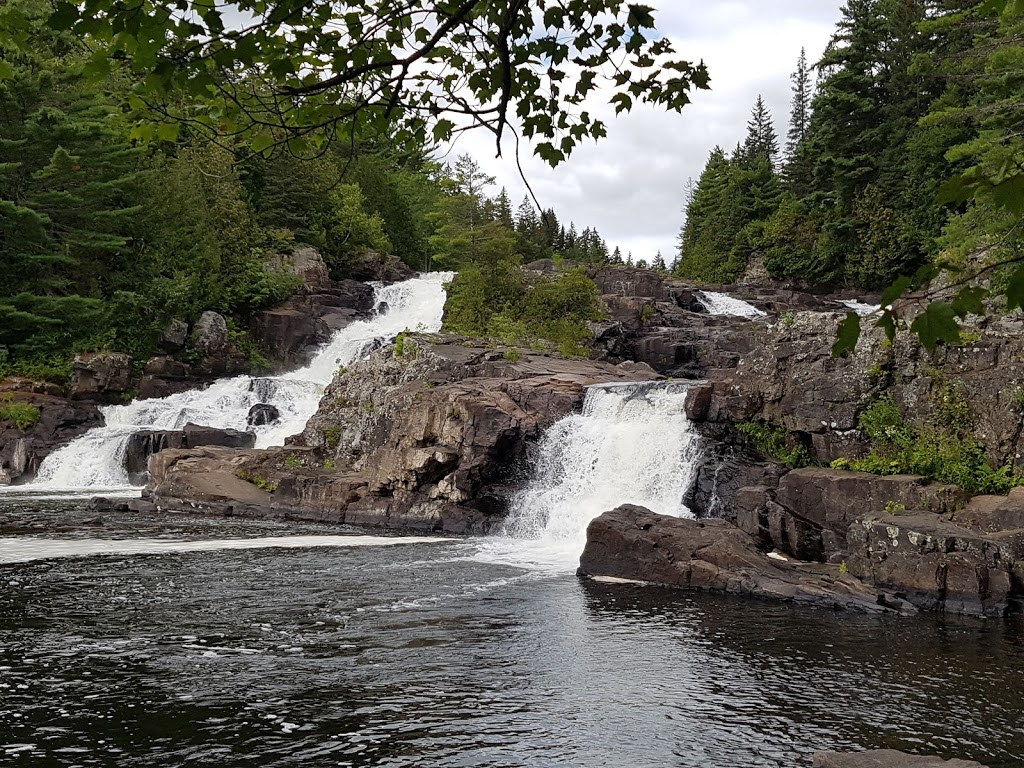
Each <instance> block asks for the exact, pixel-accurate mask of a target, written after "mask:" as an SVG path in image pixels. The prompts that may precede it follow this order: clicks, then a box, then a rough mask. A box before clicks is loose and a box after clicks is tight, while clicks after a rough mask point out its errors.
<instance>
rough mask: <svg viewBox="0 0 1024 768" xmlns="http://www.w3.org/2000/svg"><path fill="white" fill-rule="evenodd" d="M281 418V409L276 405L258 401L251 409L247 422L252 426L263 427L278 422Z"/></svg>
mask: <svg viewBox="0 0 1024 768" xmlns="http://www.w3.org/2000/svg"><path fill="white" fill-rule="evenodd" d="M280 418H281V411H280V410H278V408H277V406H276V405H270V404H269V403H257V404H256V405H254V406H253V407H252V408H250V409H249V415H248V417H247V418H246V420H245V423H246V424H248V425H249V426H250V427H263V426H266V425H267V424H273V423H275V422H277V421H278V420H279V419H280Z"/></svg>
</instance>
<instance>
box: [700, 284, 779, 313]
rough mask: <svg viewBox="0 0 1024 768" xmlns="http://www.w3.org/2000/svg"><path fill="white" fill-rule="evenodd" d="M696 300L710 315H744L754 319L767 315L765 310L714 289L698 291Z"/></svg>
mask: <svg viewBox="0 0 1024 768" xmlns="http://www.w3.org/2000/svg"><path fill="white" fill-rule="evenodd" d="M697 300H698V301H699V302H700V303H701V305H702V306H703V307H704V309H706V310H707V311H708V314H711V315H730V316H732V317H746V318H749V319H751V320H756V319H757V318H759V317H767V316H768V313H767V312H762V311H761V310H760V309H758V308H757V307H755V306H754V305H753V304H748V303H747V302H745V301H743V300H742V299H737V298H735V297H733V296H728V295H726V294H724V293H716V292H714V291H699V292H698V293H697Z"/></svg>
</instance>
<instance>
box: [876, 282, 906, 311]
mask: <svg viewBox="0 0 1024 768" xmlns="http://www.w3.org/2000/svg"><path fill="white" fill-rule="evenodd" d="M909 287H910V278H909V277H901V278H899V279H897V280H896V282H894V283H893V284H892V285H890V286H889V287H888V288H886V289H885V291H884V292H883V293H882V306H883V307H889V306H892V303H893V302H894V301H896V299H898V298H899V297H900V296H902V295H903V294H904V293H906V292H907V289H908V288H909Z"/></svg>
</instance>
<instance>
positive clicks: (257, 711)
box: [0, 500, 1024, 768]
mask: <svg viewBox="0 0 1024 768" xmlns="http://www.w3.org/2000/svg"><path fill="white" fill-rule="evenodd" d="M4 515H5V517H4V524H5V529H6V530H7V531H8V534H7V538H5V539H3V541H2V542H0V552H3V553H5V554H6V557H7V559H8V560H12V559H22V560H23V562H8V563H7V564H4V565H0V756H2V764H3V765H25V766H33V767H36V766H38V767H39V768H45V767H46V766H67V767H68V768H70V767H71V766H82V767H83V768H84V767H85V766H118V767H119V768H130V767H133V766H138V767H139V768H142V767H143V766H145V768H165V767H166V768H171V766H183V765H189V766H192V765H211V766H213V765H216V766H219V768H243V767H245V768H248V767H249V766H253V767H255V766H259V767H260V768H272V767H275V766H303V767H305V768H312V767H318V766H424V767H426V766H431V767H433V766H537V767H538V768H539V767H541V766H588V767H589V766H623V767H625V766H687V767H690V766H692V767H693V768H698V767H699V768H712V767H714V768H718V767H719V766H730V767H731V768H746V767H751V768H752V767H753V766H780V767H781V766H787V767H788V766H799V765H809V762H810V761H809V755H810V754H811V753H812V752H814V751H816V750H820V749H826V748H850V749H860V748H876V747H877V748H880V747H894V748H899V749H904V750H910V751H915V752H923V753H937V754H943V755H946V756H954V755H956V756H961V757H969V758H975V759H978V760H982V761H984V762H986V763H987V764H988V765H990V766H993V768H1009V766H1019V765H1020V764H1021V760H1020V758H1021V756H1022V755H1024V724H1022V722H1021V709H1022V702H1024V679H1022V677H1021V675H1020V669H1021V668H1022V666H1024V629H1022V627H1021V626H1020V625H1019V624H1013V623H1010V624H1007V623H1004V622H1001V621H989V622H981V621H953V620H946V619H943V618H941V617H937V616H932V615H924V616H919V617H914V618H907V617H902V618H901V617H895V616H885V617H878V616H858V615H851V614H843V613H833V612H829V611H821V610H812V609H797V608H792V607H787V606H782V605H773V604H768V603H760V602H756V601H745V600H739V599H725V598H720V597H711V596H707V595H689V594H685V593H679V592H672V591H666V590H660V589H656V588H650V587H646V588H645V587H639V586H635V585H628V584H603V583H594V582H584V581H580V580H578V579H577V578H576V577H575V576H573V575H572V574H571V573H566V572H559V571H558V570H557V569H552V568H540V567H534V566H516V565H512V564H509V563H505V562H500V561H499V560H497V559H496V558H495V557H494V556H493V549H494V542H493V541H492V540H485V539H461V540H441V539H438V540H433V541H430V542H423V541H422V540H418V539H413V540H409V541H408V542H407V543H395V542H394V540H392V541H390V542H389V541H381V540H380V539H378V538H376V537H369V538H368V537H366V536H365V533H363V534H359V535H354V536H353V538H352V540H351V544H350V545H345V543H344V540H339V539H338V538H337V537H338V535H339V533H341V534H344V533H346V532H345V531H339V530H338V529H336V528H322V527H318V526H310V525H285V524H274V523H261V522H253V521H232V520H211V519H202V518H192V517H188V516H180V517H179V516H172V517H169V518H167V519H163V520H155V519H152V518H143V517H137V516H133V515H130V514H123V515H113V516H108V517H107V518H106V519H105V520H104V521H103V525H94V524H88V523H94V522H95V521H91V520H89V518H90V516H91V513H90V512H88V511H87V509H86V508H85V507H84V505H83V504H82V503H81V502H78V501H74V500H69V501H39V500H22V501H8V502H7V506H6V507H5V512H4ZM54 521H60V523H61V525H62V526H64V527H65V528H66V530H65V531H56V532H55V531H53V530H52V527H53V522H54ZM82 523H87V524H82ZM40 524H47V525H49V526H50V530H49V531H48V532H44V533H41V532H38V531H36V530H33V526H38V525H40ZM19 525H21V526H22V529H23V531H24V532H23V533H21V534H18V533H15V534H14V535H11V533H10V532H11V531H17V530H18V527H19ZM299 536H302V537H317V538H319V537H329V541H330V543H329V544H325V545H323V546H310V544H311V543H315V541H316V539H309V538H306V539H303V540H301V541H299V542H297V545H296V547H295V548H283V547H282V546H280V544H281V540H282V538H289V537H299ZM268 538H270V539H273V541H274V543H275V544H276V546H273V547H270V546H267V547H264V546H263V545H262V544H263V541H264V540H266V539H268ZM97 540H102V541H104V542H106V544H105V546H107V547H108V549H110V550H112V553H110V554H103V555H92V556H79V557H71V556H68V555H70V554H72V553H74V552H76V551H82V552H92V551H94V549H95V548H94V547H93V546H91V545H92V544H94V543H95V542H96V541H97ZM225 540H234V541H238V540H243V541H245V542H247V544H248V546H250V547H255V548H248V549H223V550H221V549H212V550H206V551H194V549H193V548H194V542H196V541H206V542H209V541H225ZM140 541H141V542H152V541H162V542H164V543H165V545H166V546H165V549H164V551H160V552H158V553H152V554H118V553H117V552H118V551H124V552H131V551H133V550H134V549H137V548H138V547H139V546H140V544H139V542H140ZM399 541H402V540H399ZM383 544H390V545H388V546H383ZM141 546H143V547H148V546H150V545H149V544H142V545H141ZM54 555H59V556H54ZM29 558H34V559H29Z"/></svg>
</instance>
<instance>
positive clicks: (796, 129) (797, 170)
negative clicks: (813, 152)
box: [783, 48, 813, 197]
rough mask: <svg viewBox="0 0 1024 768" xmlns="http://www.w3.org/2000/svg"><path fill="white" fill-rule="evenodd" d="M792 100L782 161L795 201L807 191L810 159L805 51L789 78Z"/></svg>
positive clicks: (809, 180) (808, 82) (809, 91)
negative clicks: (807, 147) (807, 149)
mask: <svg viewBox="0 0 1024 768" xmlns="http://www.w3.org/2000/svg"><path fill="white" fill-rule="evenodd" d="M791 79H792V82H793V99H792V102H791V103H792V107H791V109H790V115H789V133H788V134H787V137H786V157H785V165H784V169H783V178H784V180H785V182H786V187H787V189H788V190H789V191H791V192H792V193H793V194H794V195H796V196H797V197H803V196H804V195H806V194H808V193H809V192H810V191H811V183H812V180H813V179H812V173H811V158H810V157H809V156H808V155H807V152H806V151H805V150H806V146H805V144H806V140H807V132H808V131H809V130H810V126H811V98H812V95H813V94H812V92H811V73H810V69H809V68H808V66H807V49H806V48H801V49H800V58H799V59H798V60H797V65H796V71H795V72H794V73H793V74H792V76H791Z"/></svg>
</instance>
